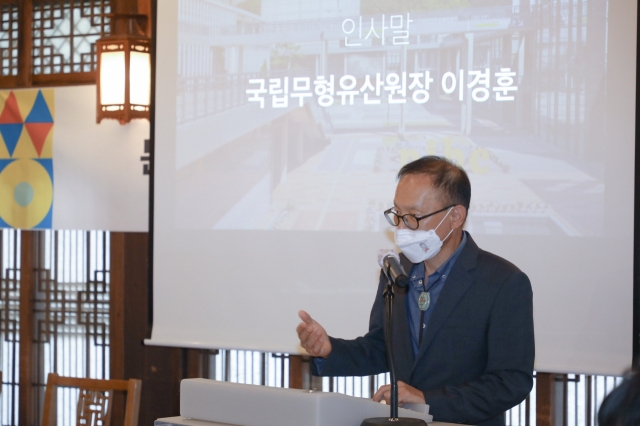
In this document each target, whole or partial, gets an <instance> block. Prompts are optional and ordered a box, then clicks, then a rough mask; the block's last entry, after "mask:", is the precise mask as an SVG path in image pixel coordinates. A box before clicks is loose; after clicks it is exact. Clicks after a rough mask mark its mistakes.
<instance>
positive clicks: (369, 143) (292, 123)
mask: <svg viewBox="0 0 640 426" xmlns="http://www.w3.org/2000/svg"><path fill="white" fill-rule="evenodd" d="M408 4H409V3H405V2H397V3H396V2H393V3H392V2H380V1H364V0H363V1H337V0H333V1H320V2H306V1H284V0H283V1H277V0H263V1H259V0H246V1H243V2H237V1H233V2H223V1H213V0H192V1H185V2H181V4H180V15H179V22H180V24H179V25H180V31H179V52H180V53H179V55H180V60H179V63H180V68H179V71H178V91H179V96H178V104H177V121H178V129H177V141H176V146H177V148H176V158H177V161H176V169H177V171H178V176H179V180H180V184H179V185H180V187H179V190H178V193H179V195H178V199H179V202H178V203H177V204H178V205H177V207H176V212H177V216H176V217H177V222H179V223H181V224H182V225H181V226H185V225H184V224H188V225H187V226H189V227H194V228H197V229H203V228H204V229H210V228H215V229H292V230H344V231H379V230H381V229H384V227H386V225H385V223H384V219H383V218H382V215H381V214H380V212H382V211H383V210H384V209H385V208H388V207H389V206H390V205H391V202H392V199H393V190H394V188H395V179H394V174H395V172H397V170H398V169H399V168H400V167H401V166H402V165H403V164H405V163H406V162H408V161H411V160H413V159H415V158H418V157H419V156H422V155H428V154H438V155H445V156H447V157H449V158H452V159H454V160H455V161H457V162H459V163H460V164H462V165H463V166H464V167H465V169H466V170H467V171H468V172H469V175H470V178H471V180H472V185H473V187H474V196H473V198H472V206H471V209H470V220H469V221H468V224H467V226H468V228H469V229H470V230H472V231H473V232H474V233H476V234H478V233H503V234H527V235H538V234H559V235H601V234H602V226H603V204H604V192H605V188H604V181H603V178H604V166H603V164H604V162H603V160H602V154H603V152H604V149H605V148H604V143H603V140H604V138H605V131H606V129H605V128H604V127H603V125H602V124H601V123H603V122H604V120H589V117H599V116H601V115H602V114H603V111H604V109H603V108H604V101H603V100H604V96H605V90H604V89H605V88H604V79H605V75H606V49H605V43H606V18H605V16H606V8H605V7H606V5H605V3H604V2H598V1H593V0H576V1H573V2H571V3H566V4H565V3H558V4H557V5H555V4H554V5H549V4H546V3H544V2H539V1H518V0H513V1H511V0H509V1H500V0H496V1H481V0H477V1H472V0H470V1H469V2H466V3H465V4H464V5H463V6H464V7H462V6H460V5H461V4H462V3H461V2H451V4H452V6H451V8H448V9H447V8H441V9H430V8H429V4H430V3H429V2H424V5H423V6H421V7H422V9H420V10H417V9H415V6H414V9H409V8H408V7H407V6H406V5H408ZM439 4H441V3H439ZM596 18H597V19H596ZM321 77H322V78H321ZM431 80H432V81H431ZM425 93H426V94H425ZM592 123H593V124H592ZM516 170H517V172H516ZM223 176H224V179H222V177H223ZM229 178H231V179H229ZM230 181H231V182H233V183H232V184H229V182H230ZM220 199H223V200H225V201H224V202H223V203H220V201H219V200H220ZM212 200H216V202H215V203H214V202H213V201H212ZM194 205H198V206H200V207H199V208H193V206H194Z"/></svg>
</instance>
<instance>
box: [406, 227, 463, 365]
mask: <svg viewBox="0 0 640 426" xmlns="http://www.w3.org/2000/svg"><path fill="white" fill-rule="evenodd" d="M466 242H467V233H466V231H463V232H462V241H460V245H459V246H458V248H457V249H456V251H454V252H453V254H452V255H451V256H449V258H448V259H447V260H446V261H445V262H444V263H443V264H442V265H440V267H439V268H438V269H436V271H435V272H434V273H432V274H431V275H429V278H428V279H427V282H426V283H425V278H424V276H425V266H424V262H420V263H416V264H414V265H413V267H412V268H411V273H410V274H409V291H408V293H407V297H406V303H407V314H408V315H409V324H410V329H411V343H412V344H413V355H414V356H415V355H417V354H418V349H419V347H420V333H424V331H425V330H426V328H427V325H428V323H429V318H430V317H431V313H432V312H433V309H434V308H435V305H436V302H437V301H438V296H440V292H442V288H443V287H444V283H445V281H446V280H447V277H448V276H449V273H450V272H451V268H452V267H453V265H454V264H455V263H456V260H457V259H458V257H459V256H460V253H461V252H462V249H463V247H464V245H465V244H466ZM425 289H426V291H428V292H429V294H430V295H431V303H430V304H429V308H428V309H427V310H426V311H424V318H423V321H422V323H421V322H420V317H421V313H422V311H421V310H420V307H419V306H418V298H419V297H420V293H422V292H423V291H425Z"/></svg>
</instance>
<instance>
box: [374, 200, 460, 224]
mask: <svg viewBox="0 0 640 426" xmlns="http://www.w3.org/2000/svg"><path fill="white" fill-rule="evenodd" d="M451 207H455V204H451V205H450V206H447V207H445V208H442V209H440V210H438V211H435V212H433V213H429V214H426V215H424V216H420V217H417V216H415V215H412V214H405V215H402V216H400V215H399V214H398V213H396V212H394V211H393V207H391V208H390V209H389V210H385V212H384V218H385V219H387V222H389V224H391V225H393V226H398V225H399V224H400V219H402V221H403V222H404V224H405V225H406V226H407V228H409V229H418V226H419V225H420V221H421V220H422V219H426V218H428V217H429V216H433V215H434V214H438V213H440V212H443V211H445V210H447V209H450V208H451Z"/></svg>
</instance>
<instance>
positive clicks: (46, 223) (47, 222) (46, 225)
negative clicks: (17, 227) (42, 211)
mask: <svg viewBox="0 0 640 426" xmlns="http://www.w3.org/2000/svg"><path fill="white" fill-rule="evenodd" d="M52 225H53V201H52V202H51V207H49V212H48V213H47V215H46V216H45V217H44V219H42V221H41V222H40V223H39V224H37V225H36V226H34V227H33V229H51V228H52Z"/></svg>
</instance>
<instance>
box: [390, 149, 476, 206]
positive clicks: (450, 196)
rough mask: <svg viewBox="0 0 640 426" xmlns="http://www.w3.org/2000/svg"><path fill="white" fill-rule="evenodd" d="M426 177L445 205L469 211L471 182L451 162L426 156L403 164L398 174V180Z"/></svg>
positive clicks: (437, 157)
mask: <svg viewBox="0 0 640 426" xmlns="http://www.w3.org/2000/svg"><path fill="white" fill-rule="evenodd" d="M418 174H424V175H428V176H429V177H430V178H431V179H432V180H433V186H434V187H435V188H436V190H437V191H438V192H439V195H440V196H441V197H442V201H444V202H445V204H456V205H458V204H459V205H461V206H464V208H465V209H467V211H469V204H470V203H471V182H469V177H468V176H467V172H465V171H464V169H463V168H462V167H460V166H459V165H457V164H456V163H454V162H453V161H451V160H449V159H447V158H445V157H440V156H437V155H427V156H425V157H421V158H418V159H417V160H415V161H412V162H410V163H408V164H405V165H404V166H403V167H402V168H401V169H400V171H399V172H398V180H400V179H402V178H403V177H404V176H406V175H418Z"/></svg>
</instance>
